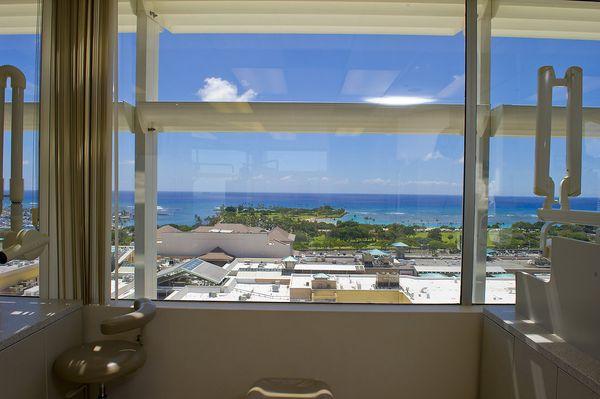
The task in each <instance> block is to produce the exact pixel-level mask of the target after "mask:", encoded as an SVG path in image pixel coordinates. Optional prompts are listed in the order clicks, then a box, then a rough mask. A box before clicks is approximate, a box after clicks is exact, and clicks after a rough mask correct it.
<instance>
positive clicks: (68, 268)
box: [50, 0, 116, 304]
mask: <svg viewBox="0 0 600 399" xmlns="http://www.w3.org/2000/svg"><path fill="white" fill-rule="evenodd" d="M114 10H115V5H114V0H54V5H53V12H52V14H53V17H52V19H53V24H52V47H53V51H52V54H53V60H52V62H51V64H52V86H53V88H52V90H51V93H52V94H51V100H50V103H51V132H50V133H51V135H52V136H53V137H52V139H53V140H51V142H52V144H53V145H51V157H50V158H51V160H50V162H51V169H52V172H51V175H52V176H53V178H52V179H51V180H53V184H51V196H52V197H53V198H51V201H52V202H54V208H55V209H54V211H55V213H54V214H55V217H52V219H55V220H54V223H53V224H54V226H52V230H53V231H52V232H53V233H54V234H55V237H56V239H55V240H52V245H53V246H54V248H52V249H51V251H50V253H51V254H52V253H53V254H55V259H54V261H55V262H56V270H57V271H56V279H57V283H58V297H59V298H65V299H80V300H82V301H83V302H84V303H86V304H88V303H104V302H105V301H106V300H107V298H106V296H107V295H106V294H107V293H108V289H107V288H108V287H107V284H109V277H108V276H109V270H110V223H111V206H110V190H111V186H110V171H111V160H112V158H111V154H112V148H111V130H112V97H113V90H112V82H113V57H114V46H115V40H114V38H115V37H114V33H113V32H114V28H113V27H114V26H115V25H114V24H115V18H116V15H115V12H114ZM51 212H52V209H51Z"/></svg>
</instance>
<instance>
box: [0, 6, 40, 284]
mask: <svg viewBox="0 0 600 399" xmlns="http://www.w3.org/2000/svg"><path fill="white" fill-rule="evenodd" d="M0 7H1V9H2V12H1V14H2V17H1V18H0V65H11V66H14V67H16V68H18V70H19V71H21V72H22V73H23V74H24V76H25V80H26V88H25V90H24V102H25V104H24V124H23V130H24V132H23V154H22V156H23V162H22V170H23V176H22V177H23V179H24V195H23V198H19V196H18V195H17V196H16V197H14V198H13V200H14V203H15V205H12V206H11V203H12V202H13V201H11V198H10V195H9V184H10V183H9V182H10V176H11V138H12V137H11V136H12V134H11V133H12V128H11V123H10V121H11V112H12V98H13V96H12V94H13V93H12V89H11V87H12V86H11V80H10V79H9V80H8V83H7V88H6V90H5V92H4V94H5V96H4V97H3V98H5V101H6V103H5V108H4V120H3V121H2V120H1V119H0V123H2V124H3V132H4V133H3V135H2V136H3V143H4V145H3V147H2V148H3V152H2V156H3V161H2V165H3V178H4V187H2V190H3V199H2V212H1V214H0V231H2V239H4V238H5V237H6V234H7V232H8V231H10V230H15V231H18V230H20V229H21V226H22V227H23V228H33V227H38V222H37V214H38V167H39V124H38V110H39V87H40V86H39V76H40V70H39V65H40V19H41V18H40V17H41V4H40V2H39V1H33V0H30V1H23V2H20V3H19V4H17V3H14V4H10V2H9V3H7V4H3V5H2V6H0ZM1 89H2V88H1V87H0V90H1ZM13 155H14V154H13ZM13 195H14V193H13ZM19 202H20V203H21V205H20V206H19V205H18V204H19ZM11 208H12V209H11ZM11 215H12V218H14V220H13V221H12V222H11ZM38 276H39V259H34V260H31V261H29V260H15V261H11V262H8V263H6V264H3V265H0V294H2V295H28V296H37V295H39V285H38Z"/></svg>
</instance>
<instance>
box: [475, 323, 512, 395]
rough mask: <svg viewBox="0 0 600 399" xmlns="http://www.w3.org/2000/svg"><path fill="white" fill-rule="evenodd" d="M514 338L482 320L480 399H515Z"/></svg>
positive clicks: (493, 324)
mask: <svg viewBox="0 0 600 399" xmlns="http://www.w3.org/2000/svg"><path fill="white" fill-rule="evenodd" d="M514 345H515V337H514V336H513V335H512V334H510V333H508V332H507V331H506V330H504V329H503V328H502V327H500V326H499V325H497V324H496V323H494V322H493V321H491V320H490V319H488V318H487V317H484V318H483V338H482V342H481V373H480V383H479V397H480V398H481V399H515V398H516V395H515V384H514V367H513V351H514Z"/></svg>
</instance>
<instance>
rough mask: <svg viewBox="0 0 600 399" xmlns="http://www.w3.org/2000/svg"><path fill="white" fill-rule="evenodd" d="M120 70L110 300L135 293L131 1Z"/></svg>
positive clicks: (121, 14) (124, 18) (121, 17)
mask: <svg viewBox="0 0 600 399" xmlns="http://www.w3.org/2000/svg"><path fill="white" fill-rule="evenodd" d="M118 4H119V8H118V10H119V11H118V22H119V24H118V36H117V41H118V54H117V57H118V67H117V76H116V78H117V79H116V80H117V82H118V84H117V90H116V91H115V97H116V98H115V100H116V104H117V105H116V106H115V109H116V111H117V112H118V115H119V118H118V122H117V124H118V126H115V129H114V134H115V136H116V140H115V137H113V172H114V173H113V197H112V200H113V201H112V205H113V218H112V221H113V224H112V225H113V229H112V236H111V240H112V241H111V249H112V255H113V256H112V266H111V298H113V299H125V298H132V297H133V294H134V257H135V252H134V231H133V230H134V221H133V217H134V208H133V191H132V190H131V187H133V185H134V182H135V140H134V135H133V128H132V120H133V117H134V108H133V107H134V106H135V65H136V60H135V49H136V24H135V21H136V17H135V12H134V10H133V9H132V8H131V6H132V4H133V3H132V2H130V1H119V3H118Z"/></svg>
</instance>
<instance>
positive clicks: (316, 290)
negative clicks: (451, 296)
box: [289, 273, 411, 304]
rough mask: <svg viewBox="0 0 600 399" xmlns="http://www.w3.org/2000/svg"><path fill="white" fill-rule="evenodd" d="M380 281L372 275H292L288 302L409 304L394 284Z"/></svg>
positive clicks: (388, 281)
mask: <svg viewBox="0 0 600 399" xmlns="http://www.w3.org/2000/svg"><path fill="white" fill-rule="evenodd" d="M385 280H386V281H382V280H381V279H380V278H379V277H378V276H377V275H374V274H361V275H333V274H326V273H317V274H292V277H291V279H290V286H289V287H290V301H291V302H336V303H396V304H399V303H411V302H410V299H409V298H408V297H407V296H406V295H404V293H403V292H401V291H400V290H399V289H398V286H397V285H396V287H393V286H392V285H391V284H390V282H391V281H392V280H387V279H385Z"/></svg>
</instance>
